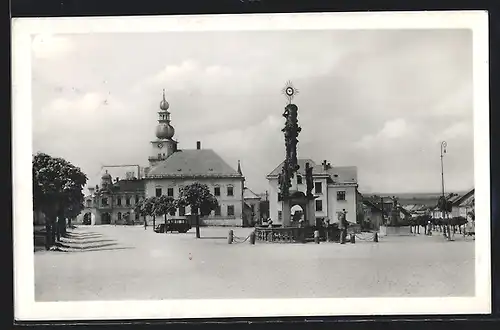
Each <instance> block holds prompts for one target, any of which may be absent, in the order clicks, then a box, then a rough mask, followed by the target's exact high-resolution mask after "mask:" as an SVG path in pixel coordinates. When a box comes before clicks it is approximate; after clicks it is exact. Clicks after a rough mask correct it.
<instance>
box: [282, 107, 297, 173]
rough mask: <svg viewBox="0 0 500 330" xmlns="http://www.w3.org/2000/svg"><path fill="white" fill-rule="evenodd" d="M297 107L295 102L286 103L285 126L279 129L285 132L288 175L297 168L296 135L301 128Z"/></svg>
mask: <svg viewBox="0 0 500 330" xmlns="http://www.w3.org/2000/svg"><path fill="white" fill-rule="evenodd" d="M297 112H298V108H297V106H296V105H295V104H288V105H287V106H286V107H285V112H283V117H285V118H286V122H285V127H284V128H283V129H282V130H281V131H282V132H284V133H285V146H286V157H287V159H288V165H289V168H290V177H293V173H294V172H296V171H297V170H298V169H299V165H298V160H297V143H298V142H299V141H298V140H297V137H298V136H299V133H300V131H301V130H302V129H301V128H300V127H299V125H298V119H297Z"/></svg>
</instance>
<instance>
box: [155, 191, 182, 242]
mask: <svg viewBox="0 0 500 330" xmlns="http://www.w3.org/2000/svg"><path fill="white" fill-rule="evenodd" d="M176 210H177V201H176V200H175V199H174V198H173V197H170V196H166V195H161V196H160V197H158V198H157V199H156V207H155V215H158V216H162V215H163V216H164V217H165V234H166V233H167V215H168V214H170V215H175V211H176Z"/></svg>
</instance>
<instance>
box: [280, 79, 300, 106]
mask: <svg viewBox="0 0 500 330" xmlns="http://www.w3.org/2000/svg"><path fill="white" fill-rule="evenodd" d="M282 92H283V94H284V95H285V97H286V98H287V100H288V103H290V104H291V103H292V100H293V98H294V96H295V95H297V94H299V90H298V89H297V88H295V87H293V84H292V82H291V81H290V80H289V81H287V83H286V85H285V87H284V88H283V90H282Z"/></svg>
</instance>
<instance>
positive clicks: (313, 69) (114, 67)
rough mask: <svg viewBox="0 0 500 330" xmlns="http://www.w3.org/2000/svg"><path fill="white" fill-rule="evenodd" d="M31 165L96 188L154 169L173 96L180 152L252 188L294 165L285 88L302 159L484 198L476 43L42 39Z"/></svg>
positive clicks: (409, 186)
mask: <svg viewBox="0 0 500 330" xmlns="http://www.w3.org/2000/svg"><path fill="white" fill-rule="evenodd" d="M32 50H33V53H32V54H33V57H32V72H33V76H32V78H33V85H32V88H33V90H32V93H33V94H32V95H33V151H34V152H37V151H43V152H46V153H49V154H51V155H53V156H61V157H64V158H66V159H68V160H69V161H71V162H72V163H74V164H75V165H77V166H79V167H81V168H82V170H83V171H84V172H85V173H87V175H88V176H89V179H90V182H89V183H90V184H91V185H95V184H97V183H98V178H99V176H100V169H101V166H102V165H107V164H140V165H143V166H146V165H147V157H148V156H149V155H150V154H151V147H150V144H149V141H151V140H153V139H154V138H155V136H154V131H155V126H156V124H157V122H156V120H157V111H158V109H159V102H160V101H161V97H162V89H163V88H165V89H166V94H167V99H168V101H169V103H170V111H171V118H172V125H173V126H174V127H175V129H176V135H175V137H176V138H177V140H178V141H179V143H180V144H179V147H180V148H184V149H191V148H195V147H196V141H197V140H200V141H202V147H203V148H211V149H214V150H215V151H217V152H218V153H219V154H220V155H221V156H222V157H223V158H224V159H225V160H226V161H227V162H228V163H229V164H231V165H233V167H234V168H236V166H237V161H238V160H241V163H242V169H243V172H244V175H245V177H246V179H247V186H249V187H250V188H251V189H252V190H254V191H256V192H263V191H265V190H266V189H267V182H266V180H265V175H266V174H268V173H269V172H271V171H272V170H273V169H274V168H275V167H276V166H277V165H278V164H279V163H280V162H281V161H282V160H283V158H284V140H283V133H282V132H281V131H280V130H281V128H282V126H283V124H284V118H283V117H282V116H281V114H282V112H283V109H284V106H285V105H286V99H285V97H284V96H283V95H282V94H281V90H282V88H283V87H284V85H285V83H286V81H287V80H291V81H292V82H293V84H294V86H295V87H297V88H298V89H299V92H300V93H299V94H298V96H297V97H296V98H295V103H296V104H297V106H298V107H299V124H300V126H301V127H302V132H301V133H300V136H299V141H300V142H299V146H298V153H299V157H301V158H312V159H314V160H315V161H316V162H317V163H320V162H321V161H322V160H323V159H326V160H328V161H330V162H331V163H332V165H338V166H346V165H356V166H357V167H358V179H359V186H360V191H361V192H367V193H368V192H379V193H380V192H381V193H383V192H387V193H390V192H393V193H397V192H438V191H440V188H441V182H440V157H439V155H440V141H442V140H446V141H447V142H448V153H447V154H446V157H445V180H446V187H447V190H467V189H469V188H471V187H472V186H473V183H474V178H473V166H474V161H473V126H472V117H473V105H472V34H471V32H470V31H468V30H329V31H274V32H264V31H257V32H255V31H249V32H168V33H158V34H151V33H148V34H129V33H127V34H102V33H99V34H98V33H96V34H79V35H76V34H75V35H39V36H36V37H34V38H33V48H32Z"/></svg>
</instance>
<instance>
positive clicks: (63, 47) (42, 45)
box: [32, 34, 74, 59]
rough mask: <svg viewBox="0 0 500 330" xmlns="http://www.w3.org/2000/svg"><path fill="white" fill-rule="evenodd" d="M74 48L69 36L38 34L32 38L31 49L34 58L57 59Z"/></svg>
mask: <svg viewBox="0 0 500 330" xmlns="http://www.w3.org/2000/svg"><path fill="white" fill-rule="evenodd" d="M73 50H74V45H73V43H72V42H71V40H70V39H69V38H66V37H62V36H54V35H50V34H39V35H36V36H35V37H34V38H33V41H32V51H33V55H34V56H35V58H39V59H57V58H60V57H63V56H66V55H67V54H68V53H70V52H72V51H73Z"/></svg>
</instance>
